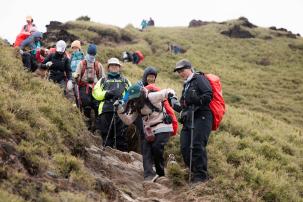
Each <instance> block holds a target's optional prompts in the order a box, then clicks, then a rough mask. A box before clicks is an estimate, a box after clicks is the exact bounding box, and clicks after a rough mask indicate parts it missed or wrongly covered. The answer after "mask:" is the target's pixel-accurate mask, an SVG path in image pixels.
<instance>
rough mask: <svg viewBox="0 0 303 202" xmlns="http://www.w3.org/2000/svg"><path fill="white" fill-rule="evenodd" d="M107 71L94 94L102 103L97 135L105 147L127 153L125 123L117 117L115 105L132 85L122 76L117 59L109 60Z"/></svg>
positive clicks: (97, 84)
mask: <svg viewBox="0 0 303 202" xmlns="http://www.w3.org/2000/svg"><path fill="white" fill-rule="evenodd" d="M107 70H108V73H107V75H106V76H105V77H104V78H101V79H100V80H99V81H98V82H97V83H96V85H95V86H94V89H93V92H92V95H93V97H94V98H95V99H96V100H98V101H100V104H99V108H98V118H97V122H96V129H97V133H101V136H102V139H103V145H104V146H110V147H113V148H117V149H119V150H121V151H127V150H128V147H127V138H126V134H124V132H123V122H122V121H121V119H120V118H119V117H118V116H117V114H116V110H115V109H114V106H113V104H114V102H115V101H116V100H121V99H122V98H123V96H124V94H125V92H126V91H127V89H128V87H129V86H130V85H131V84H130V82H129V81H128V80H127V79H126V78H125V77H123V76H122V75H121V73H120V70H121V63H120V61H119V60H118V59H117V58H110V59H109V60H108V62H107Z"/></svg>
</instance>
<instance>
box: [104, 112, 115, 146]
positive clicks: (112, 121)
mask: <svg viewBox="0 0 303 202" xmlns="http://www.w3.org/2000/svg"><path fill="white" fill-rule="evenodd" d="M115 113H116V112H114V114H113V118H112V120H111V121H110V124H109V128H108V131H107V135H106V138H105V141H104V143H103V150H104V149H105V145H106V143H107V140H108V136H109V133H110V130H111V128H112V125H113V123H114V122H116V121H115ZM114 124H116V123H114ZM115 128H116V127H115ZM114 131H115V130H114Z"/></svg>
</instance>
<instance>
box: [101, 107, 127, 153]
mask: <svg viewBox="0 0 303 202" xmlns="http://www.w3.org/2000/svg"><path fill="white" fill-rule="evenodd" d="M113 115H114V112H104V113H102V114H101V115H99V116H98V118H97V125H96V128H97V129H98V130H100V132H101V136H102V139H103V144H105V146H109V147H114V145H115V141H116V146H117V149H118V150H120V151H126V152H127V151H128V145H127V137H126V134H125V131H124V129H125V127H123V126H124V124H123V122H122V120H121V119H120V118H119V116H118V115H117V114H116V115H115V118H114V119H115V122H113V124H112V126H111V128H109V126H110V123H111V121H112V119H113ZM114 123H115V124H114ZM114 127H116V135H115V134H114ZM108 131H110V132H109V135H108V138H107V141H106V136H107V134H108ZM105 141H106V142H105Z"/></svg>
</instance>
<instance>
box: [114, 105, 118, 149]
mask: <svg viewBox="0 0 303 202" xmlns="http://www.w3.org/2000/svg"><path fill="white" fill-rule="evenodd" d="M114 110H115V112H114V115H113V119H114V140H115V142H114V149H117V132H116V107H115V106H114Z"/></svg>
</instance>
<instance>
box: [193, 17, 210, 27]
mask: <svg viewBox="0 0 303 202" xmlns="http://www.w3.org/2000/svg"><path fill="white" fill-rule="evenodd" d="M207 24H209V22H205V21H202V20H195V19H194V20H191V21H190V22H189V25H188V27H200V26H203V25H207Z"/></svg>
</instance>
